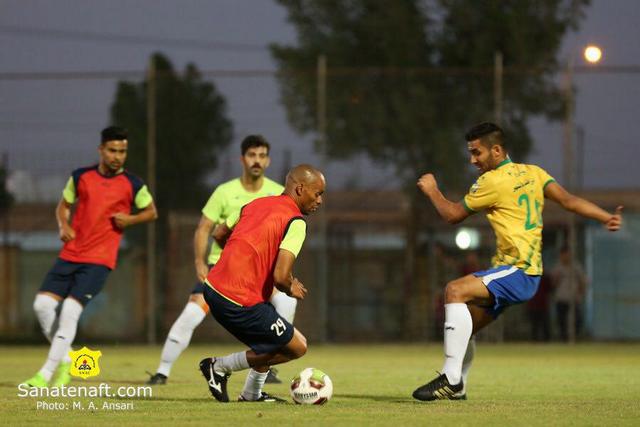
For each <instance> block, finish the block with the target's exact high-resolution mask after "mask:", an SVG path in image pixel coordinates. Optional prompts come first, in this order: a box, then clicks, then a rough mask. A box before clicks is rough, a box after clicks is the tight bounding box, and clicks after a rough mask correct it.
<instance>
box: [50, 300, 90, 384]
mask: <svg viewBox="0 0 640 427" xmlns="http://www.w3.org/2000/svg"><path fill="white" fill-rule="evenodd" d="M83 308H84V307H82V304H80V303H79V302H78V301H76V300H75V299H73V298H67V299H65V300H64V302H63V303H62V310H61V311H60V326H59V327H58V330H57V331H56V333H55V334H54V335H53V336H52V338H51V348H50V349H49V355H48V356H47V361H46V362H45V363H44V365H43V366H42V368H41V369H40V371H39V373H40V374H41V375H42V376H43V377H44V379H45V380H47V381H50V380H51V377H52V376H53V373H54V372H55V370H56V368H57V367H58V365H59V364H60V361H61V360H62V359H64V356H65V355H68V353H69V348H70V347H71V344H72V343H73V339H74V338H75V337H76V331H77V330H78V320H80V315H81V314H82V309H83Z"/></svg>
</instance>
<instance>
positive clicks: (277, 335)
mask: <svg viewBox="0 0 640 427" xmlns="http://www.w3.org/2000/svg"><path fill="white" fill-rule="evenodd" d="M203 296H204V299H205V301H206V302H207V304H209V309H210V311H211V314H212V315H213V317H214V318H215V319H216V320H217V321H218V323H220V324H221V325H222V326H223V327H224V328H225V329H226V330H227V331H229V332H230V333H231V335H233V336H234V337H236V338H237V339H238V340H240V341H242V342H243V343H244V344H246V345H247V346H248V347H250V348H251V350H253V351H255V352H256V354H263V353H272V352H275V351H278V350H280V349H281V348H282V347H284V346H285V345H287V344H288V343H289V341H291V339H292V338H293V326H292V325H291V323H289V322H287V321H286V320H285V319H284V318H283V317H281V316H280V315H279V314H278V312H277V311H276V309H275V308H274V307H273V305H271V303H270V302H263V303H259V304H256V305H252V306H250V307H243V306H241V305H239V304H236V303H234V302H232V301H231V300H229V299H228V298H226V297H225V296H223V295H222V294H220V293H218V291H216V290H214V289H213V288H212V287H211V286H209V285H207V284H205V287H204V293H203Z"/></svg>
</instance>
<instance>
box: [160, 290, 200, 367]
mask: <svg viewBox="0 0 640 427" xmlns="http://www.w3.org/2000/svg"><path fill="white" fill-rule="evenodd" d="M206 315H207V313H205V311H204V310H203V309H202V307H200V306H199V305H198V304H196V303H195V302H191V301H190V302H188V303H187V305H186V306H185V308H184V310H182V313H181V314H180V316H178V318H177V319H176V321H175V322H173V326H171V329H170V330H169V335H167V339H166V341H165V342H164V347H163V348H162V355H161V356H160V366H158V370H157V371H156V372H158V373H159V374H162V375H164V376H167V377H168V376H169V373H170V372H171V366H172V365H173V363H174V362H175V361H176V360H177V359H178V357H180V355H181V354H182V352H183V351H184V350H185V349H186V348H187V346H188V345H189V342H190V341H191V336H192V335H193V330H194V329H195V328H196V327H197V326H198V325H199V324H200V323H202V321H203V320H204V318H205V316H206Z"/></svg>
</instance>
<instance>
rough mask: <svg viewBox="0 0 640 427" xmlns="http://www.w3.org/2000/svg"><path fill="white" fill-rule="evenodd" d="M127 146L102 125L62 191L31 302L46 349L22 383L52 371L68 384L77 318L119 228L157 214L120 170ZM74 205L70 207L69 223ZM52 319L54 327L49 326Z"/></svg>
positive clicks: (99, 283)
mask: <svg viewBox="0 0 640 427" xmlns="http://www.w3.org/2000/svg"><path fill="white" fill-rule="evenodd" d="M127 146H128V141H127V131H126V130H125V129H122V128H119V127H116V126H111V127H108V128H105V129H103V130H102V132H101V142H100V145H99V146H98V154H99V156H100V161H99V163H98V164H97V165H94V166H90V167H86V168H80V169H76V170H75V171H73V172H72V174H71V177H70V178H69V180H68V181H67V185H66V186H65V189H64V191H63V192H62V199H60V202H59V203H58V206H57V208H56V219H57V221H58V228H59V232H60V240H62V241H63V242H64V245H63V247H62V250H61V251H60V255H59V256H58V259H57V260H56V262H55V264H54V265H53V267H52V268H51V270H49V273H47V276H46V277H45V279H44V282H43V283H42V286H41V287H40V291H39V292H38V294H37V295H36V298H35V301H34V303H33V308H34V310H35V312H36V316H37V317H38V321H39V322H40V326H41V327H42V332H43V333H44V335H45V337H47V339H48V340H49V341H50V342H51V348H50V350H49V355H48V357H47V361H46V362H45V364H44V365H43V366H42V368H41V369H40V371H38V373H37V374H36V375H35V376H34V377H32V378H30V379H28V380H27V381H25V384H27V385H29V386H31V387H46V386H47V385H49V382H50V381H51V379H52V377H53V375H54V373H56V374H57V375H56V379H55V382H54V383H53V384H52V385H53V386H59V385H63V384H67V383H68V382H69V380H70V377H69V367H70V362H71V360H70V359H69V356H68V353H69V350H70V349H71V344H72V343H73V339H74V338H75V335H76V331H77V328H78V320H79V319H80V315H81V314H82V310H83V309H84V307H85V306H86V305H87V304H88V303H89V302H90V301H91V299H92V298H93V297H95V296H96V295H97V294H98V293H99V292H100V291H101V290H102V287H103V285H104V283H105V280H106V279H107V276H108V275H109V272H111V270H113V269H114V268H115V266H116V259H117V256H118V247H119V246H120V240H121V238H122V233H123V230H124V229H125V228H126V227H128V226H130V225H133V224H138V223H142V222H147V221H153V220H155V219H156V218H157V217H158V215H157V212H156V208H155V205H154V203H153V198H152V197H151V194H149V190H148V189H147V186H146V185H145V184H144V182H142V180H141V179H140V178H138V177H136V176H135V175H132V174H131V173H129V172H128V171H126V170H125V169H124V163H125V160H126V158H127ZM74 203H75V204H76V209H75V213H74V215H73V221H72V223H71V224H69V218H70V217H71V207H72V206H73V204H74ZM134 206H135V207H136V209H138V210H139V212H138V213H136V214H132V213H131V210H132V208H133V207H134ZM61 302H62V308H61V309H60V314H59V316H57V319H56V310H57V307H58V305H59V304H60V303H61ZM56 320H57V325H58V326H57V329H55V330H54V323H56Z"/></svg>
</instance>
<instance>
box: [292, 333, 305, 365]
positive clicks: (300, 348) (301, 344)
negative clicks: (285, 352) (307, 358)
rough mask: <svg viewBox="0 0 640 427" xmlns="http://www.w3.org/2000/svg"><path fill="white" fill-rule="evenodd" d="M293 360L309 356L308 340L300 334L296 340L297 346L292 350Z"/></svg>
mask: <svg viewBox="0 0 640 427" xmlns="http://www.w3.org/2000/svg"><path fill="white" fill-rule="evenodd" d="M292 350H293V351H292V352H291V355H292V356H293V357H292V359H299V358H301V357H302V356H304V355H305V354H307V339H306V338H305V337H304V335H302V334H300V333H298V334H297V336H296V340H295V345H294V346H293V348H292Z"/></svg>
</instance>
